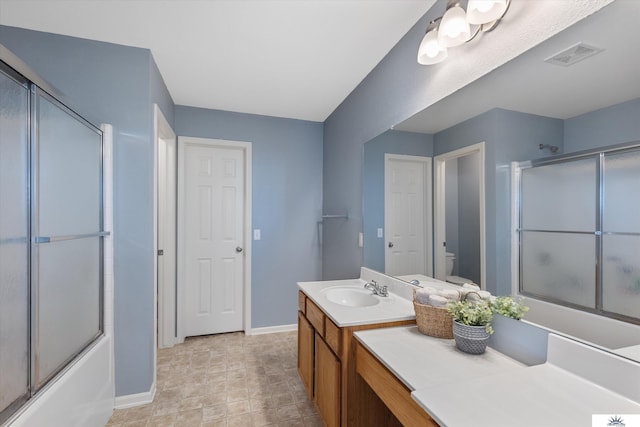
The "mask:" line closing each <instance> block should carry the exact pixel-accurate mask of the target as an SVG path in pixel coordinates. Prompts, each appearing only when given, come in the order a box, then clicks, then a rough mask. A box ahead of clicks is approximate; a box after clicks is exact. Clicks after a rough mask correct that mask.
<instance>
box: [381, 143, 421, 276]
mask: <svg viewBox="0 0 640 427" xmlns="http://www.w3.org/2000/svg"><path fill="white" fill-rule="evenodd" d="M430 160H431V159H430V158H428V157H418V156H401V155H389V154H387V155H386V156H385V194H384V200H385V220H384V222H385V229H386V233H385V235H386V238H385V245H386V249H385V273H386V274H389V275H392V276H398V275H406V274H425V275H431V270H432V268H431V265H432V263H431V239H430V237H429V236H430V227H428V225H429V224H431V209H428V208H427V206H428V205H429V203H428V202H429V193H430V192H429V188H430V182H431V172H430V171H431V168H430V164H431V163H430Z"/></svg>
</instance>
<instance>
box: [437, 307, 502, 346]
mask: <svg viewBox="0 0 640 427" xmlns="http://www.w3.org/2000/svg"><path fill="white" fill-rule="evenodd" d="M447 310H448V311H449V313H450V314H451V317H452V318H453V338H454V339H455V341H456V347H458V349H459V350H460V351H463V352H465V353H470V354H482V353H484V352H485V350H486V348H487V342H488V341H489V337H490V336H491V334H492V333H493V328H492V327H491V319H492V318H493V311H492V309H491V303H490V302H489V301H486V300H478V301H469V300H464V301H457V302H452V303H450V304H449V305H448V306H447Z"/></svg>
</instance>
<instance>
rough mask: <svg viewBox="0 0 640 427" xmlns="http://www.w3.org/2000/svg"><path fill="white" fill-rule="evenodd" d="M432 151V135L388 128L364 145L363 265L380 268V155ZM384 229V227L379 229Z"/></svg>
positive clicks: (381, 195)
mask: <svg viewBox="0 0 640 427" xmlns="http://www.w3.org/2000/svg"><path fill="white" fill-rule="evenodd" d="M385 153H392V154H407V155H412V156H426V157H431V156H432V155H433V136H432V135H426V134H421V133H412V132H401V131H395V130H389V131H387V132H385V133H383V134H382V135H380V136H378V137H376V138H374V139H372V140H371V141H369V142H367V143H366V144H365V145H364V168H363V170H362V174H363V187H362V212H363V215H362V222H363V232H364V248H363V252H364V264H363V265H364V266H365V267H369V268H372V269H374V270H377V271H384V253H385V247H384V237H377V233H378V228H382V229H384V155H385ZM383 231H385V232H386V230H383Z"/></svg>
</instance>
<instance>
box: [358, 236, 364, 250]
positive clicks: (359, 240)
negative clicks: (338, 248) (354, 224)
mask: <svg viewBox="0 0 640 427" xmlns="http://www.w3.org/2000/svg"><path fill="white" fill-rule="evenodd" d="M358 246H359V247H363V246H364V234H363V233H358Z"/></svg>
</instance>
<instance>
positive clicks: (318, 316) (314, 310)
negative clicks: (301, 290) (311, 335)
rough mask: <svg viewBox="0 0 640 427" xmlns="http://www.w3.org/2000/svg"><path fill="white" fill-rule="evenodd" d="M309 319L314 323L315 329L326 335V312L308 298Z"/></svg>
mask: <svg viewBox="0 0 640 427" xmlns="http://www.w3.org/2000/svg"><path fill="white" fill-rule="evenodd" d="M306 314H307V319H309V322H311V324H312V325H313V327H314V328H315V330H316V331H317V332H318V333H319V334H320V336H322V337H324V313H323V312H322V310H320V309H319V308H318V306H317V305H315V304H314V303H313V301H311V300H310V299H308V298H307V313H306Z"/></svg>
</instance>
